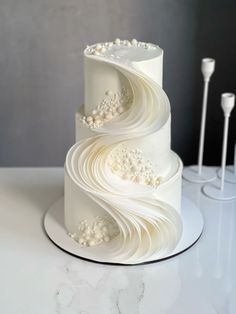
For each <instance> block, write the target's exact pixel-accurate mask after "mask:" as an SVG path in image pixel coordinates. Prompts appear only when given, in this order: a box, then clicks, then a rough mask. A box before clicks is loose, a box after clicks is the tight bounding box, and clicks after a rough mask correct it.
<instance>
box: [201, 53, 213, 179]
mask: <svg viewBox="0 0 236 314" xmlns="http://www.w3.org/2000/svg"><path fill="white" fill-rule="evenodd" d="M201 70H202V74H203V79H204V90H203V100H202V118H201V130H200V139H199V151H198V174H199V175H201V174H202V163H203V150H204V138H205V126H206V112H207V98H208V87H209V82H210V78H211V75H212V74H213V72H214V70H215V60H214V59H211V58H204V59H202V65H201Z"/></svg>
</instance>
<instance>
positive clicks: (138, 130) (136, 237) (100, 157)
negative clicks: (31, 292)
mask: <svg viewBox="0 0 236 314" xmlns="http://www.w3.org/2000/svg"><path fill="white" fill-rule="evenodd" d="M94 47H95V48H94ZM103 47H104V49H103ZM96 52H98V54H96ZM162 56H163V52H162V50H161V49H160V48H159V47H157V46H154V45H150V44H149V46H147V45H146V44H144V43H142V45H140V44H138V43H135V42H134V43H133V44H128V43H127V41H126V42H124V43H122V42H119V41H117V43H115V44H112V45H111V44H110V47H109V46H108V44H98V45H96V46H91V47H89V48H87V49H86V50H85V106H84V108H81V111H82V112H80V113H79V112H78V113H77V115H76V140H77V143H76V144H75V145H74V146H73V147H72V148H71V149H70V151H69V152H68V154H67V158H66V162H65V223H66V227H67V229H68V231H69V232H70V233H71V234H76V232H77V229H78V225H79V223H80V222H81V221H82V220H86V222H88V224H90V225H92V224H93V223H94V220H95V219H96V217H97V216H101V217H102V216H104V215H107V214H108V215H110V217H112V219H113V220H114V221H115V222H116V224H117V227H118V229H119V235H118V236H117V237H118V241H116V243H118V245H116V246H115V247H114V251H113V252H111V254H114V256H116V258H117V261H124V260H125V261H132V262H142V261H145V259H146V258H147V257H149V256H150V255H151V254H153V253H154V252H155V253H157V252H159V256H160V257H161V256H162V255H163V254H166V253H168V252H170V251H171V250H173V249H174V248H175V246H176V245H177V243H178V241H179V238H180V236H181V230H182V229H181V228H182V225H181V218H180V201H181V171H182V163H181V161H180V159H179V158H178V156H177V155H176V154H174V153H173V152H171V150H170V105H169V101H168V98H167V96H166V94H165V93H164V91H163V89H162V88H161V84H162ZM117 57H119V58H117ZM154 65H156V68H154ZM154 73H155V74H154ZM156 73H157V74H156ZM122 88H125V89H128V90H129V91H130V92H131V93H132V99H133V101H132V103H131V104H130V106H129V107H128V108H127V110H126V111H124V112H123V113H122V114H120V115H116V116H114V117H113V118H111V119H110V120H107V121H106V122H105V123H104V124H102V125H100V126H99V127H97V128H94V129H90V128H88V127H86V126H85V125H84V124H83V123H82V121H83V118H82V117H83V111H84V113H85V115H86V116H87V117H88V116H89V117H90V115H91V114H92V111H93V110H95V108H97V107H98V106H99V104H100V102H101V101H102V99H103V97H104V94H105V93H106V91H108V90H109V91H112V92H113V93H118V92H119V91H120V90H121V89H122ZM121 145H125V146H126V147H129V149H131V150H134V151H135V150H136V149H139V150H140V151H141V152H142V156H143V157H144V160H146V159H147V160H149V161H150V163H151V165H152V167H153V171H154V172H155V173H156V174H157V175H158V177H161V179H160V184H158V185H156V186H152V185H148V184H147V185H144V184H139V182H137V180H133V181H132V180H124V178H122V175H121V176H119V175H117V173H114V171H112V169H111V167H110V165H109V160H110V159H111V156H112V153H114V152H115V151H116V150H117V149H118V150H119V147H121ZM81 190H82V191H83V192H84V196H83V197H81ZM87 202H90V205H91V206H90V208H91V210H89V211H86V212H84V211H83V204H85V203H87ZM93 245H94V243H93Z"/></svg>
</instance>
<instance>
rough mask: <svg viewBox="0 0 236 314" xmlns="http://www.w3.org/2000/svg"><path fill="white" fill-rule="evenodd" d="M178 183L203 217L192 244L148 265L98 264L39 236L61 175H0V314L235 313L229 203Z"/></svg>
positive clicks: (234, 225) (233, 207) (233, 209)
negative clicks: (181, 252)
mask: <svg viewBox="0 0 236 314" xmlns="http://www.w3.org/2000/svg"><path fill="white" fill-rule="evenodd" d="M183 185H184V189H183V191H184V194H185V195H186V196H188V197H189V198H190V199H191V200H192V201H193V202H194V203H195V204H197V205H198V206H199V207H200V209H201V211H202V213H203V216H204V219H205V229H204V233H203V235H202V237H201V239H200V240H199V241H198V242H197V244H195V245H194V246H193V247H192V248H191V249H189V250H188V251H186V252H185V253H183V254H181V255H179V256H177V257H175V258H173V259H169V260H166V261H163V262H160V263H156V264H150V265H145V266H132V267H123V266H104V265H99V264H93V263H90V262H86V261H82V260H79V259H77V258H75V257H73V256H70V255H68V254H66V253H65V252H63V251H61V250H60V249H58V248H57V247H56V246H54V245H53V243H51V242H50V240H49V239H48V238H47V236H46V235H45V232H44V230H43V226H42V222H43V215H44V213H45V211H46V210H47V209H48V207H49V206H50V205H51V204H52V203H53V202H54V201H55V200H57V199H58V198H59V197H60V196H61V195H62V194H63V170H62V169H60V168H38V169H37V168H34V169H30V168H28V169H27V168H21V169H20V168H15V169H14V168H12V169H6V168H5V169H4V168H2V169H0V313H1V314H54V313H57V314H94V313H99V314H100V313H101V314H139V313H140V314H195V313H196V314H213V313H214V314H216V313H217V314H226V313H229V314H235V313H236V268H235V266H236V202H228V203H219V202H217V201H213V200H210V199H208V198H206V197H205V196H204V195H202V194H201V191H200V188H201V186H200V185H193V184H190V183H187V182H183ZM235 188H236V187H235Z"/></svg>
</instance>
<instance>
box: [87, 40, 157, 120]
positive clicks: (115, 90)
mask: <svg viewBox="0 0 236 314" xmlns="http://www.w3.org/2000/svg"><path fill="white" fill-rule="evenodd" d="M162 63H163V50H162V49H161V48H160V47H158V46H157V45H154V44H150V43H144V42H141V41H137V40H136V39H132V40H131V41H129V40H120V39H118V38H117V39H115V40H114V41H113V42H105V43H97V44H94V45H91V46H88V47H87V48H86V49H85V51H84V78H85V100H84V112H85V115H91V113H92V112H93V111H96V108H98V107H101V106H102V104H103V103H107V102H110V101H111V102H113V101H114V99H113V98H116V99H119V98H120V97H121V96H122V97H121V98H122V101H124V99H123V98H124V97H123V96H124V95H126V96H127V95H129V96H130V97H128V96H127V97H126V98H127V99H128V100H127V101H128V102H129V103H131V102H132V99H133V97H132V95H133V86H132V84H133V83H134V84H135V81H136V79H137V76H145V77H146V78H149V79H152V80H153V81H154V82H156V83H157V84H158V85H159V86H160V87H162ZM132 82H133V83H132ZM111 95H113V96H112V97H111Z"/></svg>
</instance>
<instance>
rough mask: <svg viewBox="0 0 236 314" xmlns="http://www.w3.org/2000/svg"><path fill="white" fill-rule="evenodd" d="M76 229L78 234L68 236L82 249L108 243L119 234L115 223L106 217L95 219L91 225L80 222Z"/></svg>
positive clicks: (85, 221)
mask: <svg viewBox="0 0 236 314" xmlns="http://www.w3.org/2000/svg"><path fill="white" fill-rule="evenodd" d="M77 229H78V232H75V233H69V236H70V237H71V238H72V239H74V240H75V241H76V242H78V243H79V244H80V245H81V246H84V247H85V246H95V245H98V244H101V243H102V242H108V241H110V240H112V239H113V238H114V237H115V236H117V235H118V233H119V231H118V227H117V224H116V222H115V221H114V219H113V218H112V217H110V216H108V215H106V216H104V217H100V216H98V217H96V219H95V220H94V222H93V223H92V224H89V223H88V221H87V220H86V219H84V220H82V221H80V223H79V225H78V228H77Z"/></svg>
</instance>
